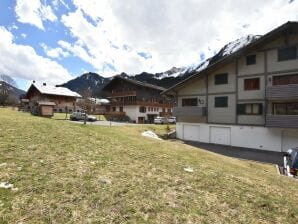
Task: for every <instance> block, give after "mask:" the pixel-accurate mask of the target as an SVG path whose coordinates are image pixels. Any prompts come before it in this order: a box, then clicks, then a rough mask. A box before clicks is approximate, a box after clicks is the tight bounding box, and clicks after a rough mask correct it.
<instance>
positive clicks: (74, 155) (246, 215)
mask: <svg viewBox="0 0 298 224" xmlns="http://www.w3.org/2000/svg"><path fill="white" fill-rule="evenodd" d="M146 129H155V130H154V131H156V132H158V133H160V134H162V133H164V130H165V126H148V125H146V126H125V127H102V126H93V125H92V126H88V125H87V126H84V125H77V124H73V123H70V122H68V121H63V120H54V119H44V118H39V117H33V116H31V115H29V114H25V113H21V112H16V111H12V110H9V109H0V164H3V163H6V164H4V165H2V166H0V182H2V181H6V182H9V183H12V184H13V185H14V187H16V188H18V190H15V191H13V190H11V189H0V223H18V222H22V223H297V222H298V217H297V215H298V200H297V198H298V191H297V189H298V182H297V181H293V180H291V179H289V178H287V177H282V176H279V175H277V174H276V171H275V168H274V167H273V166H271V165H265V164H259V163H254V162H248V161H240V160H237V159H233V158H228V157H224V156H220V155H216V154H213V153H209V152H206V151H203V150H199V149H196V148H193V147H191V146H188V145H184V144H183V143H179V142H169V141H157V140H154V139H148V138H146V137H142V136H141V132H142V131H144V130H146ZM188 166H190V167H192V168H193V169H194V172H193V173H188V172H185V171H184V168H185V167H188Z"/></svg>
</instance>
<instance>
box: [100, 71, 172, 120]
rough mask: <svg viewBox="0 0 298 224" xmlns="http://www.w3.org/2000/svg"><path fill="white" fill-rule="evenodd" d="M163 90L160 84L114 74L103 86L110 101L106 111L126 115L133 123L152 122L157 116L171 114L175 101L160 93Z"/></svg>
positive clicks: (110, 113) (115, 114)
mask: <svg viewBox="0 0 298 224" xmlns="http://www.w3.org/2000/svg"><path fill="white" fill-rule="evenodd" d="M164 90H165V89H164V88H163V87H160V86H156V85H152V84H148V83H144V82H140V81H136V80H133V79H129V78H124V77H121V76H116V77H115V78H113V79H112V80H111V81H110V82H109V83H108V84H107V85H106V86H105V87H104V88H103V92H104V94H105V96H106V98H107V99H108V100H109V101H110V104H109V105H108V106H107V107H106V113H107V114H109V115H114V116H119V117H121V116H127V117H128V118H129V120H130V121H132V122H135V123H153V121H154V118H155V117H157V116H171V115H172V108H173V107H174V105H175V102H174V99H173V98H169V97H167V96H162V95H161V94H160V93H161V92H162V91H164Z"/></svg>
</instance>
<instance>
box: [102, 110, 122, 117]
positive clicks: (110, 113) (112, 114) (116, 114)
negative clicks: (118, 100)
mask: <svg viewBox="0 0 298 224" xmlns="http://www.w3.org/2000/svg"><path fill="white" fill-rule="evenodd" d="M104 114H105V115H111V116H125V115H126V113H125V112H121V111H107V112H105V113H104Z"/></svg>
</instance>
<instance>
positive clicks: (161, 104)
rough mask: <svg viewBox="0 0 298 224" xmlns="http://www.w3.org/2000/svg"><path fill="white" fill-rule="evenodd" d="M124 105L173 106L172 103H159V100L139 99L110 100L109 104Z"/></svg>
mask: <svg viewBox="0 0 298 224" xmlns="http://www.w3.org/2000/svg"><path fill="white" fill-rule="evenodd" d="M125 105H126V106H127V105H140V106H145V107H166V108H172V107H174V104H173V103H159V102H151V101H141V100H134V101H117V102H111V106H125Z"/></svg>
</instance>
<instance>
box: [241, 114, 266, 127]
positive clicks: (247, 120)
mask: <svg viewBox="0 0 298 224" xmlns="http://www.w3.org/2000/svg"><path fill="white" fill-rule="evenodd" d="M238 123H239V124H247V125H264V124H265V116H264V115H238Z"/></svg>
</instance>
